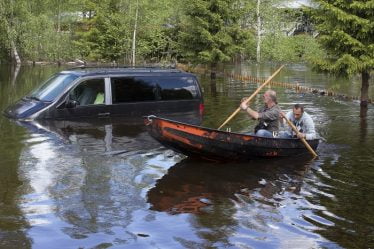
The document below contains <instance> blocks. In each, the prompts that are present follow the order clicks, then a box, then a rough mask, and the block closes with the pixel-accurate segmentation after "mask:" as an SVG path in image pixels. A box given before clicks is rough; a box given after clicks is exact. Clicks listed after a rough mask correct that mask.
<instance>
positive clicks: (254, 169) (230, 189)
mask: <svg viewBox="0 0 374 249" xmlns="http://www.w3.org/2000/svg"><path fill="white" fill-rule="evenodd" d="M310 167H311V161H310V160H305V158H301V157H294V158H280V159H272V160H270V159H262V160H253V161H249V162H246V163H221V164H220V165H217V163H211V162H206V161H201V160H193V159H188V158H187V159H185V160H183V161H181V162H179V163H178V164H176V165H175V166H173V167H171V168H170V169H169V170H168V172H167V174H165V175H164V176H163V177H162V178H161V179H159V180H158V181H157V182H156V185H155V187H153V188H152V189H150V190H149V191H148V194H147V198H148V199H147V201H148V202H149V203H150V204H151V207H150V209H151V210H155V211H162V212H167V213H170V214H178V213H193V214H204V213H209V212H210V211H211V209H212V208H213V209H215V208H214V207H213V206H216V205H221V204H222V201H224V202H226V200H228V199H229V200H231V202H232V206H233V205H234V202H236V201H238V199H240V198H242V197H245V198H246V199H248V198H249V200H247V201H249V202H250V201H251V199H256V200H259V199H261V201H264V202H266V203H267V204H269V205H274V206H278V205H280V202H281V200H283V199H284V198H285V197H284V195H286V194H287V193H291V194H295V195H298V194H300V191H301V188H302V185H303V180H304V177H305V175H306V174H307V173H308V172H309V168H310Z"/></svg>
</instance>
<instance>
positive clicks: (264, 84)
mask: <svg viewBox="0 0 374 249" xmlns="http://www.w3.org/2000/svg"><path fill="white" fill-rule="evenodd" d="M283 67H284V65H282V66H281V67H280V68H278V70H277V71H275V72H274V73H273V75H272V76H270V77H269V78H268V79H267V80H266V81H265V82H264V83H263V84H262V85H261V86H260V87H259V88H257V90H256V91H255V92H254V93H253V94H252V95H251V96H250V97H249V98H248V99H246V100H245V103H249V101H251V100H252V99H253V98H254V97H255V96H256V95H257V94H258V93H259V92H260V91H261V89H262V88H264V86H266V85H267V84H268V83H269V82H270V81H271V80H272V79H273V78H274V77H275V75H277V74H278V73H279V72H280V70H281V69H282V68H283ZM238 112H240V106H239V107H238V109H236V111H234V113H233V114H231V116H230V117H228V118H227V119H226V121H225V122H223V124H222V125H221V126H220V127H218V130H219V129H221V128H222V127H223V126H225V124H227V123H228V122H229V121H230V120H231V119H232V118H233V117H234V116H235V115H236V114H238Z"/></svg>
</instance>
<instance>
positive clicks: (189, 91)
mask: <svg viewBox="0 0 374 249" xmlns="http://www.w3.org/2000/svg"><path fill="white" fill-rule="evenodd" d="M157 87H158V88H159V89H158V90H159V94H160V97H161V100H183V99H194V98H197V97H198V90H197V83H196V82H195V79H194V78H192V77H164V78H160V79H158V80H157Z"/></svg>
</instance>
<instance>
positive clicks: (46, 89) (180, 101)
mask: <svg viewBox="0 0 374 249" xmlns="http://www.w3.org/2000/svg"><path fill="white" fill-rule="evenodd" d="M203 108H204V106H203V97H202V92H201V88H200V85H199V82H198V80H197V78H196V76H195V75H193V74H190V73H186V72H183V71H181V70H178V69H162V68H76V69H71V70H66V71H62V72H60V73H57V74H55V75H53V76H52V77H51V78H49V79H48V80H47V81H46V82H45V83H44V84H42V85H41V86H40V87H39V88H37V89H35V90H34V91H32V92H31V93H30V94H29V95H27V96H25V97H23V98H22V99H20V100H19V101H17V102H16V103H15V104H13V105H11V106H10V107H8V108H7V109H6V110H5V111H4V114H5V115H6V116H7V117H9V118H13V119H18V120H35V119H53V120H71V119H80V120H81V119H82V118H108V117H142V116H144V115H151V114H153V115H161V114H165V113H166V114H167V113H183V112H200V113H201V112H202V110H203Z"/></svg>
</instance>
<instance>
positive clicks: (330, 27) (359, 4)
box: [310, 0, 374, 106]
mask: <svg viewBox="0 0 374 249" xmlns="http://www.w3.org/2000/svg"><path fill="white" fill-rule="evenodd" d="M317 2H318V6H317V7H316V8H314V9H311V10H310V13H311V14H312V17H313V19H314V21H315V22H316V24H317V29H318V31H319V32H320V36H319V39H318V40H319V42H320V43H321V44H322V45H323V47H324V48H325V49H326V51H327V57H326V58H322V59H320V60H315V61H314V63H315V65H317V67H318V68H319V69H321V70H323V71H327V72H331V73H334V74H340V75H346V76H352V75H356V74H359V73H360V74H361V78H362V85H361V106H367V102H368V91H369V79H370V73H371V71H372V70H373V68H374V43H373V41H374V4H373V1H372V0H360V1H358V0H349V1H340V0H317Z"/></svg>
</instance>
